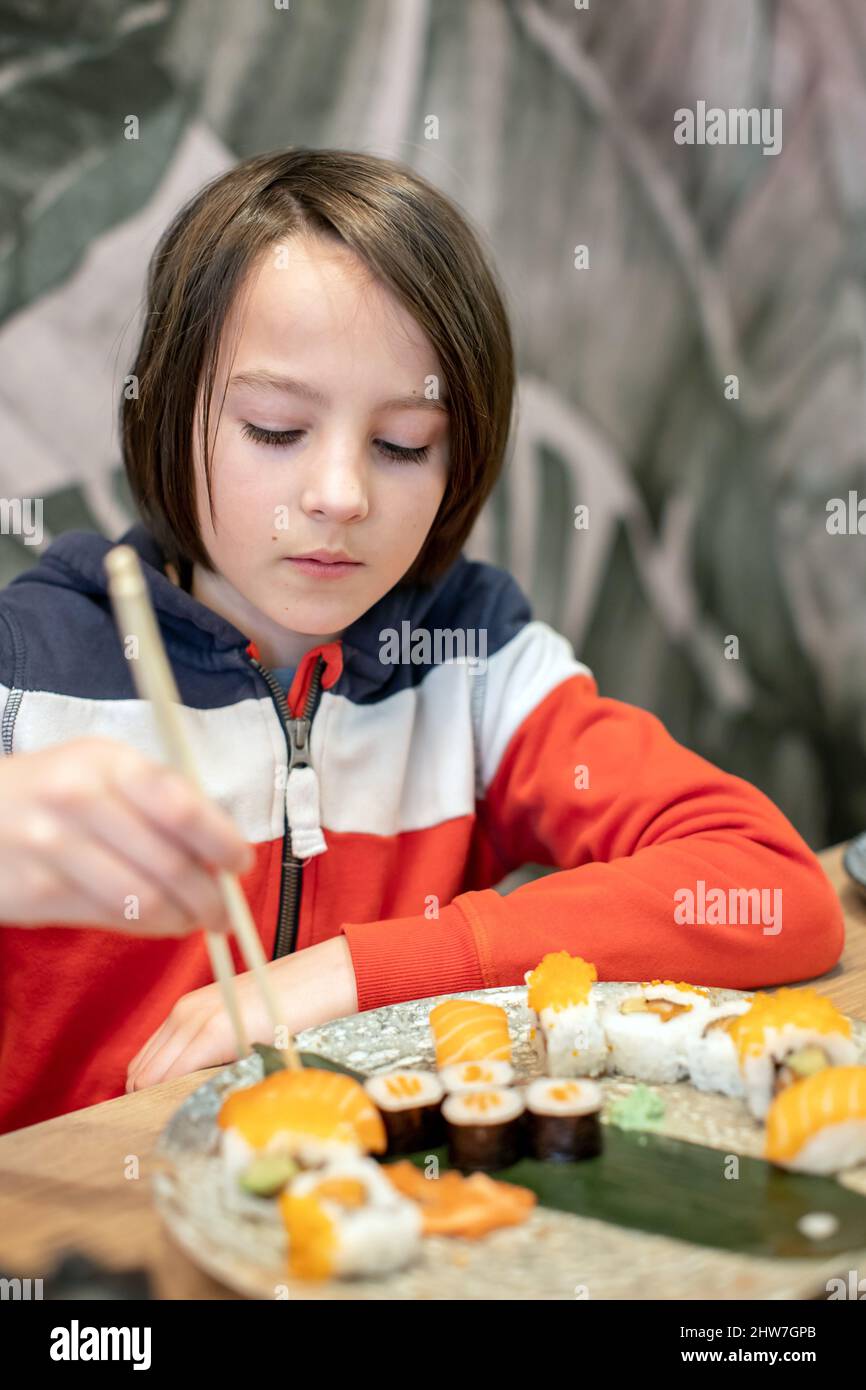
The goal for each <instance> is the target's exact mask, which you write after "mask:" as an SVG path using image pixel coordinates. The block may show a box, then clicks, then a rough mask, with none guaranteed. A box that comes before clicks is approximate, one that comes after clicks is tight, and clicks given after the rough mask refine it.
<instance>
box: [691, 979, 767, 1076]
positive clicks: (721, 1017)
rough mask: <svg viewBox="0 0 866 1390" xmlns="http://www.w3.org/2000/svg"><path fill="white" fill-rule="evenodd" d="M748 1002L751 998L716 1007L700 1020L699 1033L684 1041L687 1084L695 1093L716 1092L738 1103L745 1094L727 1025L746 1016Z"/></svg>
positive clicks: (735, 1051)
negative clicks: (695, 1090) (695, 1089)
mask: <svg viewBox="0 0 866 1390" xmlns="http://www.w3.org/2000/svg"><path fill="white" fill-rule="evenodd" d="M751 1000H752V996H751V995H750V996H749V997H748V998H747V999H732V1000H730V1001H729V1002H728V1003H726V1004H717V1005H716V1006H715V1007H714V1008H711V1009H709V1010H708V1012H707V1014H706V1015H705V1017H704V1019H703V1020H699V1023H700V1026H699V1027H698V1029H697V1030H696V1031H695V1032H694V1033H693V1034H691V1035H690V1036H689V1037H688V1038H687V1039H686V1044H685V1059H686V1067H687V1069H688V1074H689V1080H690V1081H691V1083H692V1085H693V1086H695V1087H696V1088H697V1090H699V1091H717V1092H719V1093H720V1094H721V1095H724V1096H732V1097H734V1098H735V1099H737V1100H742V1098H743V1096H744V1095H745V1094H746V1089H745V1086H744V1084H743V1078H742V1075H741V1073H740V1059H739V1057H738V1056H737V1049H736V1047H735V1046H734V1041H733V1038H732V1037H731V1033H730V1025H731V1023H732V1022H733V1021H734V1019H735V1018H739V1016H740V1015H741V1014H744V1013H745V1012H746V1010H747V1009H748V1008H749V1006H750V1004H751Z"/></svg>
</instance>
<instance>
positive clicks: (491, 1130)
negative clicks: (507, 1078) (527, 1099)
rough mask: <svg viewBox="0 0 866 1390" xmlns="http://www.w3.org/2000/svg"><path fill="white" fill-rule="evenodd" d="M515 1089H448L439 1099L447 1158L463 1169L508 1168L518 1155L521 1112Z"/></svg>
mask: <svg viewBox="0 0 866 1390" xmlns="http://www.w3.org/2000/svg"><path fill="white" fill-rule="evenodd" d="M524 1109H525V1106H524V1102H523V1097H522V1096H521V1094H520V1092H519V1091H509V1090H507V1089H506V1088H505V1087H504V1086H489V1087H488V1088H487V1090H486V1091H452V1093H451V1094H450V1095H448V1096H446V1097H445V1099H444V1101H443V1102H442V1118H443V1119H444V1121H445V1128H446V1131H447V1134H448V1158H449V1161H450V1163H451V1166H452V1167H453V1168H460V1169H462V1170H463V1171H464V1172H476V1171H481V1172H491V1171H494V1170H495V1169H497V1168H508V1167H509V1166H510V1165H511V1164H512V1163H516V1162H517V1159H518V1158H519V1157H520V1151H521V1139H522V1125H523V1112H524Z"/></svg>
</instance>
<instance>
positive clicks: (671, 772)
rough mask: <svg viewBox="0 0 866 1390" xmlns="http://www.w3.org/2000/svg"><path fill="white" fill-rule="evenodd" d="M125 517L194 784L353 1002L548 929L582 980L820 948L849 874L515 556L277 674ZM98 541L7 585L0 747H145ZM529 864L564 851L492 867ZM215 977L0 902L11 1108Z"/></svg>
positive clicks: (61, 1091)
mask: <svg viewBox="0 0 866 1390" xmlns="http://www.w3.org/2000/svg"><path fill="white" fill-rule="evenodd" d="M123 539H124V540H125V541H126V542H127V543H128V544H131V545H133V546H134V547H135V549H136V550H137V552H138V554H139V556H140V558H141V561H142V565H143V569H144V573H145V576H146V579H147V583H148V585H149V589H150V593H151V596H152V599H153V603H154V606H155V609H156V612H157V615H158V619H159V623H160V627H161V631H162V634H163V638H164V641H165V644H166V647H167V650H168V654H169V658H170V660H171V663H172V667H173V669H174V674H175V678H176V680H177V684H178V688H179V690H180V695H181V699H182V700H183V702H184V705H185V706H186V719H187V727H188V729H189V733H190V735H191V739H192V743H193V747H194V750H195V752H196V754H197V758H198V765H199V767H200V769H201V772H202V774H203V778H204V782H205V786H206V790H207V792H208V794H209V795H210V796H211V797H212V798H213V800H214V801H216V802H217V803H218V804H219V805H220V806H222V807H223V808H224V809H225V810H226V811H227V812H229V813H230V814H231V815H232V816H233V817H234V819H235V822H236V823H237V825H238V826H239V827H240V828H241V830H242V833H243V835H244V837H245V838H246V840H247V841H248V842H249V843H250V844H251V845H252V846H254V848H255V854H256V859H255V865H254V867H253V868H252V869H251V871H250V872H249V873H248V874H246V875H245V876H244V878H243V879H242V882H243V885H244V888H245V890H246V893H247V895H248V898H249V902H250V905H251V909H252V913H253V916H254V919H255V922H256V925H257V929H258V931H259V933H260V935H261V939H262V942H263V945H264V949H265V952H266V953H267V955H268V957H275V956H279V955H283V954H285V953H286V952H289V951H296V950H302V949H303V948H304V947H306V946H311V945H313V944H314V943H316V942H319V941H324V940H325V939H327V938H329V937H332V936H335V935H336V934H338V933H340V932H343V933H345V935H346V937H347V939H348V944H349V947H350V951H351V956H352V962H353V965H354V969H355V974H356V978H357V989H358V1000H359V1007H360V1009H362V1010H363V1009H371V1008H375V1007H377V1006H378V1005H382V1004H387V1003H392V1002H396V1001H399V1000H403V999H410V998H423V997H425V996H428V995H432V994H439V993H450V992H455V991H459V990H468V989H478V988H484V987H486V986H494V985H510V984H519V983H522V981H523V975H524V972H525V971H526V970H527V969H529V968H531V967H532V966H534V965H535V964H536V963H537V962H538V961H539V959H540V958H541V957H542V955H544V953H545V952H547V951H551V950H558V949H563V948H564V949H566V950H568V951H570V952H572V953H575V954H580V955H582V956H584V957H586V958H588V959H590V960H592V961H594V962H595V964H596V967H597V969H598V975H599V978H600V979H619V980H629V979H647V978H650V977H652V978H657V977H661V978H673V979H686V980H690V981H692V982H695V983H706V984H715V985H728V986H734V987H740V988H750V987H753V986H758V985H771V984H777V983H780V982H785V981H792V980H798V979H804V978H807V977H811V976H815V975H818V974H821V973H822V972H824V971H826V970H828V969H829V968H830V967H831V966H833V965H834V964H835V963H836V961H837V960H838V958H839V955H840V953H841V950H842V944H843V926H842V917H841V911H840V907H839V904H838V901H837V900H836V897H835V895H834V893H833V891H832V889H831V888H830V885H829V883H828V881H827V879H826V878H825V876H824V874H823V873H822V871H821V869H820V866H819V865H818V862H817V860H816V859H815V857H814V855H813V854H812V853H811V851H810V850H809V849H808V847H807V846H806V845H805V843H804V842H803V840H802V839H801V838H800V836H799V835H798V834H797V833H796V831H795V830H794V829H793V827H792V826H791V824H790V823H789V822H788V820H787V819H786V818H785V817H784V816H783V815H782V813H781V812H780V811H779V810H778V809H777V808H776V807H775V806H774V805H773V804H772V802H770V801H769V800H768V799H767V797H765V796H764V795H763V794H762V793H761V792H759V791H758V790H756V789H755V788H754V787H752V786H751V785H750V784H749V783H747V782H745V781H743V780H741V779H739V778H737V777H734V776H731V775H729V774H727V773H725V772H722V771H720V770H719V769H718V768H716V767H714V766H712V765H711V764H710V763H708V762H707V761H705V760H704V759H702V758H700V757H698V756H697V755H696V754H695V753H692V752H690V751H689V750H688V749H686V748H685V747H683V746H682V745H680V744H678V743H677V742H675V740H674V739H673V738H672V737H671V736H670V735H669V734H668V733H667V732H666V730H665V728H664V727H663V725H662V724H661V723H660V722H659V720H658V719H657V718H655V717H654V716H653V715H652V714H649V713H647V712H646V711H644V710H642V709H639V708H636V707H634V706H631V705H628V704H625V703H622V702H621V701H619V700H613V699H605V698H602V697H600V696H599V694H598V691H597V688H596V684H595V681H594V679H593V676H592V674H591V672H590V671H589V670H588V669H587V667H586V666H584V665H582V664H581V662H580V661H578V660H576V659H575V656H574V653H573V651H572V648H571V646H570V645H569V643H568V642H567V641H566V639H565V638H564V637H562V636H560V635H559V634H558V633H556V632H555V631H553V629H552V628H550V627H549V626H547V624H545V623H543V622H540V621H537V620H534V619H533V618H532V615H531V612H530V608H529V605H528V603H527V600H526V598H525V597H524V595H523V594H522V592H521V591H520V589H519V587H518V586H517V584H516V583H515V582H514V580H513V579H512V578H511V576H510V575H509V574H508V573H507V572H506V571H504V570H502V569H499V568H496V567H495V566H492V565H488V564H483V563H479V562H473V561H470V560H468V559H467V558H466V557H465V556H463V555H461V556H460V557H459V558H458V559H457V561H456V562H455V563H454V564H453V565H452V566H451V568H450V569H449V570H448V572H447V573H446V574H445V575H444V576H443V577H442V578H440V579H439V580H438V581H437V582H436V583H434V584H433V585H430V586H426V587H425V586H418V587H412V586H408V585H407V586H401V585H398V586H395V588H393V589H392V590H390V591H389V592H388V593H387V594H386V595H385V596H384V597H383V598H382V599H381V600H379V601H378V602H377V603H376V604H375V605H374V606H373V607H372V608H371V609H369V610H368V612H367V613H365V614H363V615H362V616H361V617H360V618H358V619H357V620H356V621H355V622H353V623H352V624H351V625H350V626H349V627H348V628H346V630H345V631H344V632H343V634H342V636H341V638H340V640H339V641H334V642H329V643H327V644H324V645H322V646H319V647H317V648H314V649H313V650H312V651H310V652H308V653H307V654H306V656H305V657H304V658H303V660H302V661H301V662H300V664H299V666H298V668H297V670H296V672H295V675H294V678H293V681H292V684H291V688H290V690H289V691H288V698H287V699H286V696H285V692H284V691H283V689H282V688H281V686H280V685H279V683H278V681H277V680H276V679H275V678H274V676H273V674H272V672H270V671H268V670H266V669H265V668H264V666H263V664H262V663H261V661H260V660H259V654H258V652H257V650H256V648H255V646H254V644H253V643H251V642H250V641H249V639H248V638H247V637H246V636H245V635H244V633H242V632H241V631H239V630H238V629H237V628H236V627H234V626H233V625H232V624H231V623H229V622H227V621H226V620H225V619H223V618H221V617H219V616H218V615H217V614H216V613H214V612H212V611H211V610H210V609H208V608H206V607H205V606H204V605H203V604H201V603H200V602H199V601H198V600H196V599H194V598H193V597H192V596H191V595H190V594H187V593H185V592H184V591H183V590H181V589H179V588H177V587H176V586H175V585H173V584H172V583H171V582H170V581H169V579H168V578H167V577H166V576H165V574H164V573H163V556H162V555H161V553H160V551H159V549H158V547H157V545H156V543H155V541H154V539H153V537H152V536H151V535H150V533H149V532H148V531H147V530H146V529H145V528H144V527H143V526H141V525H136V526H134V527H132V528H131V529H130V531H129V532H128V533H127V534H126V536H125V537H124V538H123ZM110 545H111V542H109V541H107V540H106V539H104V538H103V537H101V536H98V535H96V534H91V533H85V532H69V533H67V534H64V535H62V536H60V537H59V538H58V539H57V540H55V541H54V542H53V543H52V544H51V545H50V547H49V548H48V549H47V550H46V552H45V554H44V555H43V556H42V558H41V560H40V561H39V563H38V564H37V565H35V566H34V567H33V568H32V569H31V570H29V571H27V572H26V573H24V574H21V575H19V576H18V577H17V578H16V579H14V580H13V581H12V583H11V584H9V585H8V586H7V587H6V589H5V590H3V591H2V593H0V708H2V711H3V713H2V750H3V753H4V754H5V755H9V754H14V753H26V752H29V751H34V750H38V749H43V748H47V747H49V746H51V745H54V744H58V743H61V742H63V741H65V740H68V739H71V738H74V737H80V736H82V735H100V736H106V737H111V738H117V739H122V740H124V741H126V742H128V743H130V744H133V745H134V746H135V747H136V748H138V749H139V750H140V751H141V752H143V753H145V754H148V755H150V756H152V757H154V758H160V757H161V756H162V755H161V750H160V746H159V743H158V739H157V733H156V728H155V724H154V720H153V717H152V713H151V711H150V708H149V706H148V705H147V704H146V703H143V702H142V701H140V700H139V699H138V698H136V695H135V692H134V689H133V686H132V681H131V675H130V671H129V668H128V663H127V661H126V660H125V658H124V655H123V652H122V648H121V644H120V642H119V640H118V637H117V633H116V631H115V627H114V622H113V617H112V612H111V608H110V604H109V601H108V596H107V589H106V580H105V575H104V570H103V559H104V556H105V554H106V551H107V550H108V549H109V547H110ZM461 638H462V640H463V641H464V643H465V646H464V647H463V648H461V647H460V645H459V642H460V640H461ZM449 657H450V658H451V659H449ZM304 719H306V720H308V721H309V723H308V724H305V723H303V722H301V723H296V722H294V721H296V720H301V721H303V720H304ZM290 721H291V722H290ZM305 734H308V739H307V740H306V741H305V737H304V736H305ZM292 740H294V742H295V745H296V748H297V749H298V750H299V751H298V752H296V754H295V755H294V759H293V763H294V765H292V760H290V757H289V746H290V742H291V741H292ZM310 769H312V771H311V770H310ZM293 851H294V853H293ZM526 863H533V864H539V865H543V866H547V867H548V868H550V869H552V870H554V871H555V872H551V873H547V874H544V875H542V876H541V877H538V878H536V879H535V880H534V881H532V882H530V883H526V884H524V885H523V886H522V887H520V888H517V889H516V890H514V891H513V892H511V893H508V894H500V893H498V892H496V891H495V885H496V884H497V883H499V882H500V880H501V879H502V878H503V877H504V876H505V875H506V874H508V873H509V872H510V871H512V870H514V869H515V868H517V867H519V866H521V865H523V864H526ZM0 893H2V889H0ZM0 902H2V897H0ZM771 903H772V904H774V905H775V908H774V911H773V912H772V913H769V910H768V905H769V904H771ZM763 909H767V911H766V912H765V911H763ZM776 909H778V910H776ZM0 910H2V909H0ZM232 949H233V952H234V958H235V965H236V968H237V969H239V970H241V969H243V968H244V967H243V965H242V962H241V958H240V956H239V954H238V952H237V948H236V947H235V946H234V944H233V948H232ZM210 979H211V974H210V969H209V962H208V957H207V951H206V947H205V943H204V938H203V935H202V933H200V932H197V933H194V934H193V935H191V936H189V937H186V938H179V939H163V940H148V939H144V938H136V937H132V936H127V935H125V934H122V933H119V932H107V931H103V930H99V929H96V928H87V927H60V926H56V925H51V924H47V925H45V926H44V927H42V928H40V929H36V930H34V929H31V928H24V927H21V926H17V925H14V924H10V925H5V926H3V927H2V928H0V1131H2V1130H8V1129H12V1128H15V1127H17V1126H21V1125H26V1124H30V1123H33V1122H35V1121H38V1120H42V1119H46V1118H48V1117H50V1116H52V1115H57V1114H60V1113H63V1112H66V1111H69V1110H74V1109H77V1108H79V1107H82V1106H86V1105H91V1104H94V1103H95V1102H97V1101H101V1100H105V1099H107V1098H109V1097H112V1096H117V1095H120V1094H122V1093H123V1091H124V1085H125V1079H126V1069H127V1065H128V1063H129V1061H130V1059H131V1058H132V1057H133V1056H134V1055H135V1054H136V1052H137V1051H138V1050H139V1048H140V1047H141V1046H142V1044H143V1043H144V1042H145V1041H146V1039H147V1038H148V1037H149V1036H150V1034H151V1033H152V1032H153V1031H154V1030H155V1029H156V1028H157V1027H158V1025H159V1024H161V1023H162V1022H163V1020H164V1019H165V1018H166V1016H167V1015H168V1013H169V1012H170V1010H171V1008H172V1006H173V1004H174V1003H175V1002H176V1000H178V999H179V998H180V997H181V996H182V995H183V994H186V993H188V992H189V991H191V990H194V989H197V988H199V987H200V986H202V985H204V984H207V983H209V982H210Z"/></svg>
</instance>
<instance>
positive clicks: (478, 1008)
mask: <svg viewBox="0 0 866 1390" xmlns="http://www.w3.org/2000/svg"><path fill="white" fill-rule="evenodd" d="M430 1029H431V1031H432V1033H433V1042H434V1044H435V1046H436V1065H437V1067H439V1068H440V1070H441V1068H442V1067H448V1066H451V1065H452V1064H453V1063H455V1062H510V1061H511V1036H510V1034H509V1032H508V1015H507V1014H506V1012H505V1010H504V1009H500V1008H499V1006H498V1004H479V1003H477V1002H476V1001H475V1000H474V999H445V1000H444V1001H443V1002H442V1003H441V1004H437V1005H436V1006H435V1008H432V1009H431V1010H430Z"/></svg>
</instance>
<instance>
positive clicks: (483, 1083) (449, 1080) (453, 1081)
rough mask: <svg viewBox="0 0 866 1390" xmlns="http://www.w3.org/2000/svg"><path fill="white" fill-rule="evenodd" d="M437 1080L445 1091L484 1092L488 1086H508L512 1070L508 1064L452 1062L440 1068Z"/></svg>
mask: <svg viewBox="0 0 866 1390" xmlns="http://www.w3.org/2000/svg"><path fill="white" fill-rule="evenodd" d="M439 1080H440V1081H441V1082H442V1085H443V1086H444V1087H445V1090H446V1091H484V1090H486V1088H487V1087H488V1086H510V1085H511V1084H512V1082H513V1081H514V1068H513V1066H512V1065H511V1063H510V1062H496V1061H494V1062H454V1063H453V1064H452V1065H451V1066H450V1067H443V1068H442V1070H441V1071H440V1073H439Z"/></svg>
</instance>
